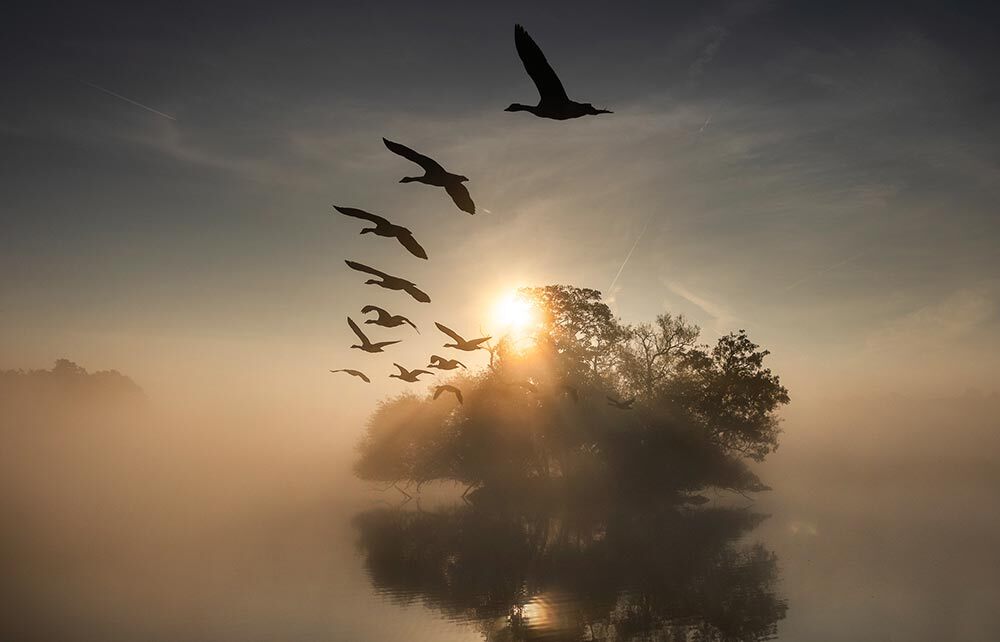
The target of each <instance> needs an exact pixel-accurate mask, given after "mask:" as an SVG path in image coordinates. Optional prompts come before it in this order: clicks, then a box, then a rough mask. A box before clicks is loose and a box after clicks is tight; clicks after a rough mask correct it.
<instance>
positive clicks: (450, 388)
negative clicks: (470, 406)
mask: <svg viewBox="0 0 1000 642" xmlns="http://www.w3.org/2000/svg"><path fill="white" fill-rule="evenodd" d="M442 392H451V393H454V394H455V398H456V399H458V405H463V404H464V403H465V402H464V400H463V399H462V391H461V390H459V389H458V388H456V387H455V386H453V385H450V384H447V383H446V384H444V385H443V386H438V387H437V388H435V389H434V398H435V399H437V398H438V397H440V396H441V393H442Z"/></svg>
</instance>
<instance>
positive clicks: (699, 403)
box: [355, 285, 789, 498]
mask: <svg viewBox="0 0 1000 642" xmlns="http://www.w3.org/2000/svg"><path fill="white" fill-rule="evenodd" d="M519 296H521V297H523V298H524V299H525V300H526V301H529V302H530V304H531V305H532V306H533V307H534V309H535V311H536V313H537V316H538V324H537V327H536V328H535V329H534V330H533V331H532V332H531V333H530V336H521V337H511V336H508V337H504V338H502V339H500V340H499V341H498V342H496V343H495V344H494V345H493V346H492V347H491V349H490V357H491V358H490V365H489V367H487V368H485V369H483V370H482V371H480V372H476V373H471V372H470V373H464V374H461V375H458V376H456V377H455V378H453V379H452V380H451V381H450V383H452V384H453V385H456V386H458V387H459V388H461V390H462V391H463V394H464V398H465V403H464V405H457V404H456V403H455V402H454V401H452V400H451V399H450V397H448V398H446V397H441V398H439V399H437V400H432V399H431V397H430V396H429V395H425V396H419V395H414V394H404V395H401V396H399V397H396V398H394V399H390V400H387V401H385V402H383V403H381V404H380V405H379V407H378V408H377V409H376V410H375V412H374V413H373V414H372V416H371V418H370V419H369V422H368V427H367V432H366V434H365V436H364V438H363V440H362V442H361V444H360V445H359V453H360V456H359V459H358V461H357V463H356V467H355V471H356V473H357V474H358V475H359V476H360V477H361V478H363V479H366V480H371V481H380V482H385V483H401V484H414V485H416V486H419V485H420V484H423V483H426V482H430V481H435V480H452V481H458V482H461V483H463V484H465V485H467V486H469V487H470V488H472V487H478V488H479V489H480V491H479V492H489V491H490V490H500V491H501V492H504V491H509V490H513V489H522V490H524V491H525V492H531V491H537V490H540V489H543V488H546V489H548V488H555V489H570V490H573V491H584V494H585V496H587V497H591V498H592V497H597V496H599V495H601V494H602V493H606V492H609V493H621V492H626V493H629V494H632V495H636V494H652V495H653V496H656V497H663V496H665V495H671V494H673V493H676V492H678V491H689V490H695V489H699V488H703V487H706V486H715V487H723V488H730V489H735V490H739V491H754V490H763V489H766V486H764V484H763V483H762V482H761V481H760V480H759V479H758V478H757V476H756V475H755V474H754V473H753V472H752V471H751V470H750V469H749V467H748V466H747V465H746V463H745V462H746V460H747V459H751V460H755V461H761V460H763V459H764V458H765V457H766V455H767V454H768V453H770V452H772V451H773V450H774V449H775V448H777V446H778V436H779V433H780V429H779V419H778V417H777V414H776V413H777V410H778V409H779V408H780V407H781V406H782V405H783V404H786V403H788V401H789V396H788V391H787V390H786V389H785V388H784V386H782V385H781V382H780V380H779V378H778V376H777V375H775V374H773V373H772V372H771V371H770V369H768V368H767V367H765V365H764V361H765V358H766V357H767V355H768V351H767V350H762V349H761V348H760V347H759V346H758V345H756V344H754V343H753V342H752V341H751V340H750V339H749V337H748V336H747V334H746V333H745V332H744V331H742V330H741V331H739V332H734V333H731V334H727V335H725V336H723V337H721V338H720V339H719V340H718V341H717V342H716V343H715V345H714V346H708V345H702V344H699V343H698V338H699V336H700V330H699V328H698V327H697V326H695V325H692V324H690V323H688V322H687V321H686V320H685V319H684V318H683V317H681V316H673V315H670V314H662V315H659V316H658V317H657V318H656V319H655V320H654V321H653V322H652V323H640V324H638V325H626V324H624V323H622V322H621V321H620V320H619V319H617V318H616V317H615V316H614V315H613V313H612V312H611V310H610V308H609V307H608V306H607V305H606V304H604V303H603V302H602V301H601V294H600V292H598V291H596V290H589V289H581V288H576V287H571V286H562V285H552V286H546V287H540V288H525V289H522V290H521V291H520V293H519Z"/></svg>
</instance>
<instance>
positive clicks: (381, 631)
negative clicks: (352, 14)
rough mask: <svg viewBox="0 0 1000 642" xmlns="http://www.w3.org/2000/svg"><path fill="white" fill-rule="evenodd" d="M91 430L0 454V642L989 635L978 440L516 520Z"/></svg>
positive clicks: (998, 600) (994, 534)
mask: <svg viewBox="0 0 1000 642" xmlns="http://www.w3.org/2000/svg"><path fill="white" fill-rule="evenodd" d="M92 439H93V437H92V436H87V435H81V434H76V435H73V436H71V437H66V438H65V439H64V438H59V439H54V440H53V439H47V440H43V442H44V443H43V442H38V441H36V442H31V443H22V444H20V447H19V449H18V450H17V457H16V458H15V457H13V456H11V455H10V452H11V451H8V455H7V456H6V457H5V462H4V463H5V466H4V471H3V479H2V480H0V481H3V483H4V487H5V489H6V490H5V491H4V498H3V499H4V502H3V510H4V523H3V525H2V526H0V541H2V542H3V547H2V548H3V549H4V553H3V557H4V562H5V569H6V571H5V579H4V583H5V587H4V594H5V596H6V597H5V600H4V601H3V606H2V607H0V608H2V612H0V615H2V621H3V622H4V624H3V627H4V629H5V631H4V632H5V635H4V636H3V637H4V639H18V640H102V641H107V640H140V639H141V640H150V639H159V640H190V641H198V640H206V641H208V640H212V641H228V640H232V641H236V640H240V641H245V640H262V641H263V640H351V641H365V640H371V641H376V640H378V641H382V640H427V641H435V642H438V641H443V640H520V639H553V640H557V639H571V640H572V639H611V640H616V639H617V640H623V639H643V640H648V639H653V640H702V639H704V640H760V639H770V638H777V639H780V640H845V641H846V640H851V641H857V640H917V641H919V640H928V641H930V640H935V641H936V640H995V639H1000V609H998V608H997V606H998V605H1000V549H998V547H997V542H998V541H1000V527H998V522H1000V519H998V517H997V509H996V505H997V504H996V501H995V500H996V498H997V496H998V493H997V489H998V486H1000V485H998V483H997V479H998V476H997V469H996V466H995V465H994V464H993V459H992V458H993V455H992V453H991V452H986V453H983V455H982V456H981V457H978V458H977V457H975V456H971V455H970V456H969V457H966V458H965V459H961V460H956V461H951V462H950V463H949V461H950V460H949V461H945V460H944V459H942V458H934V457H933V456H929V458H927V459H926V460H924V459H921V458H920V457H917V456H915V455H914V456H907V457H904V458H902V459H896V460H890V459H871V458H865V457H849V458H844V459H837V458H835V457H833V456H832V455H831V456H830V457H827V456H824V455H823V454H822V453H818V454H814V456H813V458H812V459H810V457H807V456H806V455H804V454H802V453H801V452H799V451H796V450H795V448H794V447H793V448H790V449H789V452H787V453H784V454H783V458H776V462H778V463H776V464H775V465H774V466H772V467H771V468H767V467H765V470H763V471H762V476H763V477H764V478H765V479H766V480H767V481H769V482H770V483H771V484H772V485H773V486H774V490H773V491H771V492H769V493H763V494H761V495H759V496H758V497H757V498H756V500H755V501H753V502H749V501H746V500H744V499H743V498H742V497H739V496H734V495H732V494H726V493H721V494H718V495H717V494H715V493H713V492H711V491H709V492H707V493H706V496H707V497H709V499H710V500H711V501H709V502H708V503H706V504H703V505H699V506H690V505H689V506H683V507H678V508H675V509H661V510H658V511H650V510H639V509H636V508H629V507H626V506H624V505H620V506H617V507H615V508H611V509H599V508H597V507H583V508H581V507H578V508H576V509H572V510H570V509H568V508H566V507H562V508H553V507H550V508H548V509H546V510H538V509H535V510H528V509H525V508H523V507H522V508H518V507H517V506H516V505H514V506H511V505H507V506H504V507H493V508H490V507H485V506H480V505H470V504H467V503H463V502H462V501H460V500H458V499H457V497H456V495H457V493H453V492H451V491H450V489H432V490H431V491H428V492H426V493H425V494H424V495H423V497H421V500H420V501H419V502H417V501H410V502H406V503H405V504H403V503H402V502H401V500H402V499H403V497H402V496H401V495H399V494H398V493H395V491H392V490H389V491H386V492H379V491H377V490H374V489H371V488H370V487H368V486H366V485H364V484H362V483H360V482H358V481H356V480H354V479H353V478H352V477H351V476H350V473H349V460H348V459H346V458H342V461H341V462H340V463H339V464H338V465H335V466H330V462H329V460H328V459H326V457H325V454H324V453H322V452H321V453H318V454H317V455H316V456H315V457H313V458H306V457H303V456H302V453H301V452H298V453H295V454H294V455H293V454H290V453H289V452H287V451H280V449H279V450H278V451H275V450H274V449H271V450H267V449H262V450H261V451H260V452H256V451H254V452H253V453H251V454H247V453H242V454H239V455H236V456H229V457H228V458H226V459H225V460H224V461H220V459H219V457H217V456H216V455H215V454H214V453H215V452H216V451H213V450H212V447H206V448H205V449H204V450H203V451H201V454H200V455H198V456H197V457H194V456H192V457H191V458H189V459H188V460H186V461H183V462H181V463H182V464H183V465H178V462H177V461H176V459H175V458H174V457H173V456H172V455H171V454H170V453H171V452H173V451H172V450H171V449H172V448H174V446H176V444H174V445H171V444H170V443H164V442H155V443H152V444H151V443H150V440H149V437H148V435H147V436H145V437H143V438H142V439H139V438H138V437H136V438H124V439H123V440H117V441H115V443H116V444H117V445H116V448H115V449H114V450H113V451H110V452H109V451H107V450H100V452H102V453H103V454H102V455H101V456H96V455H94V453H95V452H98V449H97V446H98V445H99V444H97V443H91V441H90V440H92ZM180 441H183V440H180ZM180 441H179V442H178V443H180ZM221 441H223V442H225V440H221ZM304 450H308V448H304ZM779 452H780V451H779ZM164 453H167V454H164ZM276 462H284V463H282V464H280V465H279V464H278V463H276ZM781 462H785V463H784V464H781ZM278 468H280V472H275V470H276V469H278Z"/></svg>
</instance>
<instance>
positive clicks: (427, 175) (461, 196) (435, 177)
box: [382, 138, 476, 214]
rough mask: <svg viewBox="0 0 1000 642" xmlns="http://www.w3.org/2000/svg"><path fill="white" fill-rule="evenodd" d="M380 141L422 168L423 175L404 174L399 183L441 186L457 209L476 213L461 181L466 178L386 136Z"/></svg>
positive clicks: (466, 179)
mask: <svg viewBox="0 0 1000 642" xmlns="http://www.w3.org/2000/svg"><path fill="white" fill-rule="evenodd" d="M382 142H384V143H385V146H386V147H387V148H388V149H389V151H390V152H392V153H394V154H399V155H400V156H402V157H403V158H405V159H406V160H408V161H412V162H414V163H416V164H417V165H420V167H422V168H423V170H424V175H423V176H405V177H403V178H402V179H400V181H399V182H400V183H423V184H424V185H433V186H435V187H443V188H444V189H445V191H446V192H448V196H450V197H451V200H453V201H455V205H457V206H458V209H460V210H462V211H463V212H468V213H469V214H475V213H476V204H475V203H473V202H472V197H471V196H470V195H469V190H468V189H466V187H465V185H462V183H464V182H466V181H468V180H469V179H468V178H466V177H465V176H462V175H461V174H452V173H451V172H449V171H447V170H445V168H444V167H442V166H441V164H440V163H438V162H437V161H436V160H434V159H432V158H428V157H427V156H424V155H423V154H419V153H417V152H415V151H413V150H412V149H410V148H409V147H407V146H406V145H400V144H399V143H394V142H393V141H391V140H388V139H386V138H383V139H382Z"/></svg>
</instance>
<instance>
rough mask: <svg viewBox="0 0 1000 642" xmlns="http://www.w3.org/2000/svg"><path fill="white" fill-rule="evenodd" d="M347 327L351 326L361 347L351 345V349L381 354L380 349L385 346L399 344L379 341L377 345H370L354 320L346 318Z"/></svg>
mask: <svg viewBox="0 0 1000 642" xmlns="http://www.w3.org/2000/svg"><path fill="white" fill-rule="evenodd" d="M347 325H349V326H351V330H354V334H356V335H358V339H360V340H361V345H353V346H351V347H352V348H357V349H358V350H364V351H365V352H372V353H375V352H382V348H384V347H386V346H391V345H392V344H394V343H399V341H380V342H379V343H372V342H371V341H370V340H369V339H368V337H366V336H365V333H364V332H362V331H361V328H359V327H358V324H357V323H355V322H354V319H352V318H351V317H347Z"/></svg>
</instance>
